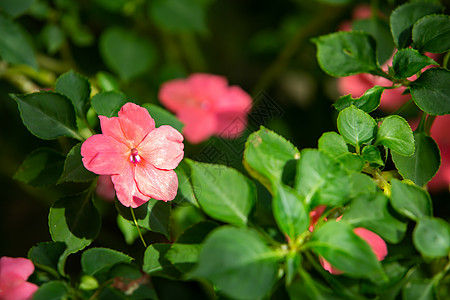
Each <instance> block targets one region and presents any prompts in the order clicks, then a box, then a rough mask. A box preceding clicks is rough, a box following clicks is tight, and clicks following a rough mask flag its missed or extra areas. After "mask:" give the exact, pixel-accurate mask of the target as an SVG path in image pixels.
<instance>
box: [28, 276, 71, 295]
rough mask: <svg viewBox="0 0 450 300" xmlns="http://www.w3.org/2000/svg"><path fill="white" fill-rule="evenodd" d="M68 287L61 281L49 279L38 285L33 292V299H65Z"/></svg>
mask: <svg viewBox="0 0 450 300" xmlns="http://www.w3.org/2000/svg"><path fill="white" fill-rule="evenodd" d="M68 291H69V290H68V288H67V286H66V284H65V283H64V282H63V281H57V280H54V281H49V282H46V283H44V284H43V285H41V286H40V287H39V289H38V290H37V291H36V292H35V293H34V294H33V300H63V299H67V295H66V294H67V293H68Z"/></svg>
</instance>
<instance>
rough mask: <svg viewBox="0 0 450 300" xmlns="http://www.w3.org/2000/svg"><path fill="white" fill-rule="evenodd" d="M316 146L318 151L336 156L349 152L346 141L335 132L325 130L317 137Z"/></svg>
mask: <svg viewBox="0 0 450 300" xmlns="http://www.w3.org/2000/svg"><path fill="white" fill-rule="evenodd" d="M318 148H319V150H320V151H322V152H324V153H327V154H329V155H330V156H333V157H336V156H340V155H343V154H346V153H349V151H348V146H347V143H345V140H344V138H343V137H342V136H341V135H339V134H338V133H337V132H334V131H330V132H325V133H324V134H322V136H321V137H320V138H319V142H318Z"/></svg>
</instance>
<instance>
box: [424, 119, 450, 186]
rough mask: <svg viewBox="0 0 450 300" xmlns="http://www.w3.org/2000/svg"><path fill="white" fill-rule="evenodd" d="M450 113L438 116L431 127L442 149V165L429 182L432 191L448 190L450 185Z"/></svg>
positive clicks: (432, 133)
mask: <svg viewBox="0 0 450 300" xmlns="http://www.w3.org/2000/svg"><path fill="white" fill-rule="evenodd" d="M449 129H450V115H445V116H437V117H436V119H435V120H434V122H433V126H432V127H431V137H432V138H434V140H435V141H436V143H437V144H438V146H439V150H440V151H441V167H440V168H439V171H438V172H437V174H436V175H435V176H434V177H433V179H431V181H430V182H429V183H428V188H429V189H430V191H441V190H448V189H449V186H450V134H449Z"/></svg>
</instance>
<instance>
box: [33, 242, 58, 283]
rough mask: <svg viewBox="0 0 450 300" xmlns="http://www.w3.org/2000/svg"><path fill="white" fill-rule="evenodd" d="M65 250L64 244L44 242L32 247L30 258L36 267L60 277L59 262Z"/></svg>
mask: <svg viewBox="0 0 450 300" xmlns="http://www.w3.org/2000/svg"><path fill="white" fill-rule="evenodd" d="M65 249H66V244H64V243H62V242H43V243H39V244H37V245H36V246H33V247H31V249H30V251H28V258H29V259H31V261H32V262H33V264H34V265H35V266H37V267H39V268H40V269H42V270H44V271H46V272H49V273H51V274H52V275H53V276H55V277H58V276H59V275H58V261H59V258H60V257H61V255H62V254H63V253H64V250H65Z"/></svg>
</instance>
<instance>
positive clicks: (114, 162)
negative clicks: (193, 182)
mask: <svg viewBox="0 0 450 300" xmlns="http://www.w3.org/2000/svg"><path fill="white" fill-rule="evenodd" d="M99 118H100V125H101V128H102V132H103V134H96V135H93V136H91V137H90V138H88V139H87V140H86V141H85V142H84V143H83V145H82V146H81V155H82V156H83V164H84V166H85V167H86V169H88V170H89V171H91V172H94V173H96V174H99V175H111V179H112V182H113V183H114V188H115V190H116V194H117V198H118V199H119V201H120V202H121V203H122V204H123V205H125V206H131V207H133V208H134V207H138V206H140V205H142V204H143V203H145V202H147V201H148V200H149V199H150V198H154V199H157V200H164V201H169V200H173V199H174V198H175V195H176V194H177V188H178V178H177V175H176V173H175V172H174V171H173V169H175V168H176V167H177V165H178V163H179V162H180V161H181V160H182V159H183V155H184V152H183V148H184V145H183V143H182V142H183V136H182V135H181V134H180V133H179V132H178V131H177V130H176V129H174V128H173V127H171V126H167V125H164V126H160V127H159V128H155V121H154V120H153V119H152V117H151V116H150V114H149V113H148V111H147V110H146V109H145V108H142V107H140V106H139V105H136V104H133V103H126V104H125V105H124V106H123V107H122V108H121V109H120V111H119V117H112V118H107V117H104V116H99Z"/></svg>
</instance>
